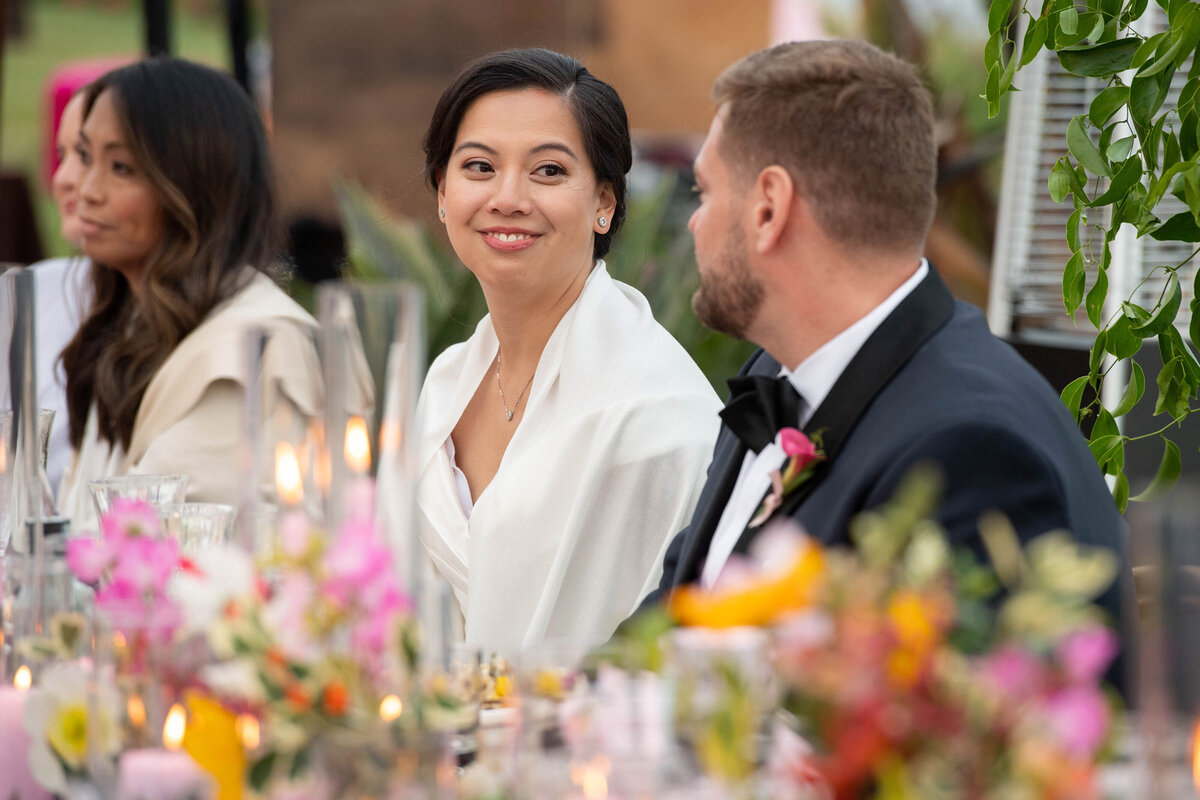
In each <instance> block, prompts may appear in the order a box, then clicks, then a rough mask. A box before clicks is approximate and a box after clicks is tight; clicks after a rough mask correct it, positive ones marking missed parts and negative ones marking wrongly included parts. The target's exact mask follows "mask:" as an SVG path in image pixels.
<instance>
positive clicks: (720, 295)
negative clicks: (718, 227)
mask: <svg viewBox="0 0 1200 800" xmlns="http://www.w3.org/2000/svg"><path fill="white" fill-rule="evenodd" d="M720 260H721V263H720V267H721V270H720V271H719V272H713V273H710V274H708V275H707V276H706V275H704V274H701V276H700V288H699V289H697V290H696V293H695V294H694V295H692V310H693V311H695V312H696V316H697V317H699V318H700V321H701V322H702V323H704V325H705V326H706V327H708V328H711V329H713V330H714V331H719V332H721V333H727V334H729V335H730V336H733V337H735V338H738V339H745V338H746V329H747V328H748V327H750V324H751V323H753V322H754V319H755V317H757V316H758V310H759V307H760V306H762V301H763V295H764V291H763V287H762V284H761V283H759V282H758V280H757V279H756V278H755V277H754V276H753V275H752V274H750V270H749V268H748V267H747V266H746V237H745V234H743V233H742V231H741V229H740V228H738V227H736V226H731V229H730V233H729V238H728V240H727V244H726V246H725V247H724V248H723V249H722V253H721V258H720Z"/></svg>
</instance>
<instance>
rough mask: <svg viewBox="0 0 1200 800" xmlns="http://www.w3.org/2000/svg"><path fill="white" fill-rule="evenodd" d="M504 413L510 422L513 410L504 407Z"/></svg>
mask: <svg viewBox="0 0 1200 800" xmlns="http://www.w3.org/2000/svg"><path fill="white" fill-rule="evenodd" d="M504 413H505V414H506V415H508V421H509V422H512V415H513V412H511V411H509V410H508V409H507V408H506V409H504Z"/></svg>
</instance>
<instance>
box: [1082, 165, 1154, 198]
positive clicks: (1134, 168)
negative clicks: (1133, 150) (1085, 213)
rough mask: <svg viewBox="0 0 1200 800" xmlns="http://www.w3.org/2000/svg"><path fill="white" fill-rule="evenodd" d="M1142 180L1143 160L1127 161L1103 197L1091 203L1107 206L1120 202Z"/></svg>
mask: <svg viewBox="0 0 1200 800" xmlns="http://www.w3.org/2000/svg"><path fill="white" fill-rule="evenodd" d="M1141 178H1142V160H1141V159H1140V158H1129V159H1126V160H1125V163H1124V164H1122V165H1121V166H1120V168H1119V169H1118V170H1117V174H1116V176H1115V177H1114V178H1113V179H1112V183H1110V184H1109V185H1108V188H1107V189H1105V190H1104V193H1103V194H1102V195H1100V196H1099V197H1097V198H1096V199H1095V200H1093V201H1092V202H1091V205H1093V206H1106V205H1108V204H1109V203H1116V202H1119V201H1120V200H1121V199H1122V198H1124V197H1125V195H1126V194H1128V193H1129V190H1130V189H1131V188H1132V187H1133V185H1134V184H1135V183H1137V182H1138V181H1139V180H1141Z"/></svg>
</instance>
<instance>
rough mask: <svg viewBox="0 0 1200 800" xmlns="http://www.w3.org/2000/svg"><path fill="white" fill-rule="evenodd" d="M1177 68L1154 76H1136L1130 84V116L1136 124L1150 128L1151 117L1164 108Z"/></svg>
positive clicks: (1170, 68) (1171, 68) (1164, 70)
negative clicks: (1164, 101)
mask: <svg viewBox="0 0 1200 800" xmlns="http://www.w3.org/2000/svg"><path fill="white" fill-rule="evenodd" d="M1174 74H1175V67H1174V66H1171V67H1169V68H1166V69H1163V70H1162V71H1161V72H1156V73H1154V74H1153V75H1147V76H1142V75H1135V76H1134V78H1133V80H1132V81H1130V82H1129V115H1130V116H1131V117H1133V120H1134V122H1137V123H1139V124H1141V125H1145V126H1147V127H1148V126H1149V125H1150V124H1151V122H1150V120H1151V117H1153V116H1154V113H1155V112H1156V111H1158V109H1159V108H1161V107H1162V104H1163V100H1165V99H1166V98H1167V91H1168V90H1169V89H1170V88H1171V78H1172V76H1174Z"/></svg>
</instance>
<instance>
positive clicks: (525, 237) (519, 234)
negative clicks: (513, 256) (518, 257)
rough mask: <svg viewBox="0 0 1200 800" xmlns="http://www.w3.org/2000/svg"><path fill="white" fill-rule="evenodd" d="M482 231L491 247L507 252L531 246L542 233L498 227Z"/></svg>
mask: <svg viewBox="0 0 1200 800" xmlns="http://www.w3.org/2000/svg"><path fill="white" fill-rule="evenodd" d="M481 233H482V234H483V241H484V242H486V243H487V245H488V246H489V247H491V248H493V249H495V250H503V251H505V252H514V251H517V250H524V249H525V248H527V247H530V246H531V245H532V244H533V243H534V242H536V241H537V240H538V238H539V237H540V236H541V234H537V233H530V232H529V231H516V230H498V229H493V230H486V231H481Z"/></svg>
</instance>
